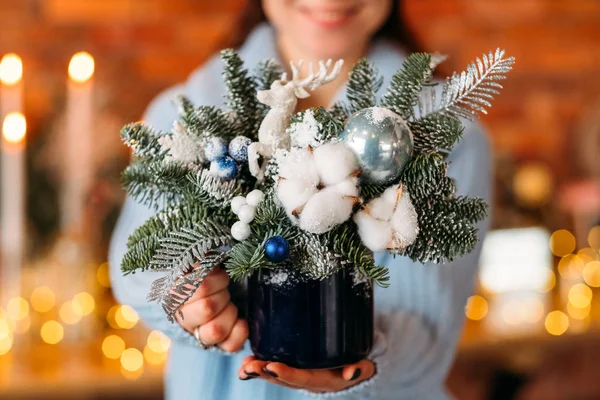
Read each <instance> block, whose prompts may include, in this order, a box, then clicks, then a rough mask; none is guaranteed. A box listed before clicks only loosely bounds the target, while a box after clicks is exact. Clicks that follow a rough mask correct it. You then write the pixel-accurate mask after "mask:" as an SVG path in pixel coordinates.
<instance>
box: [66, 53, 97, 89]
mask: <svg viewBox="0 0 600 400" xmlns="http://www.w3.org/2000/svg"><path fill="white" fill-rule="evenodd" d="M95 67H96V65H95V62H94V57H92V56H91V55H90V54H89V53H86V52H85V51H82V52H80V53H77V54H75V55H74V56H73V57H72V58H71V62H70V63H69V77H70V78H71V79H72V80H74V81H75V82H77V83H85V82H87V81H88V80H90V79H91V78H92V76H94V70H95Z"/></svg>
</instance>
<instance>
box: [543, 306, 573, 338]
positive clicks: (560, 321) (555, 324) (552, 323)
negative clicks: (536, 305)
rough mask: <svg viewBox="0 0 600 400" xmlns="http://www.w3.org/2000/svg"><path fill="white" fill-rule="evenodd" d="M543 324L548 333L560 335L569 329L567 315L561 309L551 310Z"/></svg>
mask: <svg viewBox="0 0 600 400" xmlns="http://www.w3.org/2000/svg"><path fill="white" fill-rule="evenodd" d="M544 325H545V326H546V330H547V331H548V333H549V334H551V335H554V336H560V335H562V334H563V333H565V332H566V331H567V329H569V317H567V316H566V314H565V313H563V312H562V311H559V310H556V311H552V312H550V313H548V315H547V316H546V321H545V323H544Z"/></svg>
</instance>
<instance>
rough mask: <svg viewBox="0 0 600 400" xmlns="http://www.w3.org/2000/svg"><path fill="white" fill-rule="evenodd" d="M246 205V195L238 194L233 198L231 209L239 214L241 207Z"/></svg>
mask: <svg viewBox="0 0 600 400" xmlns="http://www.w3.org/2000/svg"><path fill="white" fill-rule="evenodd" d="M245 205H246V198H245V197H244V196H236V197H234V198H233V200H231V211H233V213H234V214H236V215H237V213H238V212H240V208H242V206H245Z"/></svg>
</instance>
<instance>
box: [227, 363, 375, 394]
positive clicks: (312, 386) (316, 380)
mask: <svg viewBox="0 0 600 400" xmlns="http://www.w3.org/2000/svg"><path fill="white" fill-rule="evenodd" d="M374 374H375V364H373V363H372V362H371V361H369V360H362V361H360V362H358V363H356V364H352V365H346V366H345V367H343V368H338V369H296V368H291V367H288V366H287V365H285V364H282V363H278V362H268V361H260V360H257V359H256V358H255V357H254V356H249V357H246V358H245V359H244V361H242V367H241V368H240V369H239V371H238V377H239V378H240V379H241V380H244V381H245V380H248V379H253V378H262V379H264V380H266V381H267V382H271V383H274V384H276V385H280V386H285V387H288V388H292V389H304V390H308V391H309V392H313V393H325V392H338V391H340V390H344V389H348V388H349V387H351V386H354V385H356V384H358V383H360V382H362V381H365V380H367V379H370V378H371V377H372V376H373V375H374Z"/></svg>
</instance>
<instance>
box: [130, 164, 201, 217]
mask: <svg viewBox="0 0 600 400" xmlns="http://www.w3.org/2000/svg"><path fill="white" fill-rule="evenodd" d="M189 173H190V170H189V169H188V167H187V166H185V165H182V164H179V163H172V162H161V161H159V162H143V161H140V160H138V161H134V162H132V163H131V164H130V165H129V166H128V167H127V168H126V169H125V171H123V174H122V177H121V181H122V184H123V187H124V188H125V189H126V190H127V193H128V194H129V195H130V196H131V197H133V198H134V199H136V200H137V201H138V202H140V203H142V204H144V205H146V206H148V207H153V208H155V209H158V208H161V207H167V206H169V205H171V204H175V203H177V202H178V201H179V199H180V198H181V194H182V193H183V191H184V190H185V188H186V186H189V181H188V175H189Z"/></svg>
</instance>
